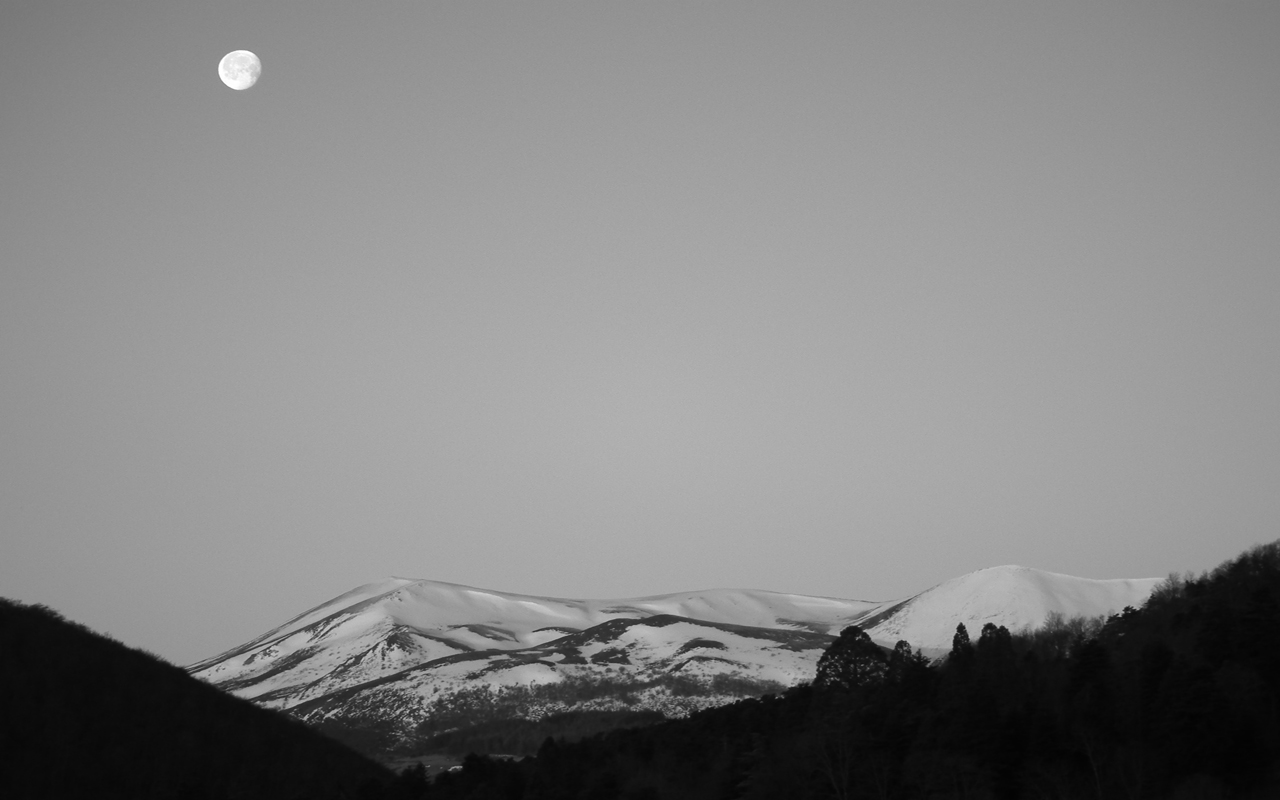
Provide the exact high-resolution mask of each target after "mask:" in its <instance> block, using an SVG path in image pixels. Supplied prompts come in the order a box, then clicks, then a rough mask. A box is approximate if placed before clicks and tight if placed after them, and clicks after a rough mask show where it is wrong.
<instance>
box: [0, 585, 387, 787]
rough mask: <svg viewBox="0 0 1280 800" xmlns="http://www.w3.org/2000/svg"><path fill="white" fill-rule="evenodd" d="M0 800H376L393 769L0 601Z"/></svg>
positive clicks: (49, 616)
mask: <svg viewBox="0 0 1280 800" xmlns="http://www.w3.org/2000/svg"><path fill="white" fill-rule="evenodd" d="M0 754H2V755H0V798H5V800H39V799H41V798H49V800H70V799H72V798H94V799H95V800H99V799H101V800H106V799H107V798H131V799H132V798H137V799H138V800H147V799H148V798H156V800H160V799H161V798H163V799H164V800H169V798H175V799H176V798H182V799H183V800H202V799H203V798H209V800H213V799H214V798H244V799H245V800H256V799H257V798H261V800H290V799H291V798H303V797H306V798H316V799H317V800H319V799H321V798H353V797H359V796H361V792H363V793H364V795H365V796H369V797H380V796H381V795H382V787H383V786H384V785H386V784H388V783H390V782H391V781H392V780H393V779H394V777H395V776H394V775H393V774H392V773H390V772H389V771H387V770H386V769H384V768H383V767H381V766H379V765H378V764H376V763H375V762H373V761H370V760H368V759H367V758H365V757H364V756H362V755H359V754H358V753H356V752H354V751H352V750H349V749H348V748H347V747H345V746H343V745H341V744H339V743H337V742H335V741H333V740H331V739H329V738H328V737H325V736H323V735H321V734H320V733H317V732H316V731H313V730H311V729H309V728H308V727H306V726H305V725H303V724H302V723H300V722H297V721H295V720H292V719H290V718H288V717H286V716H284V715H283V714H279V713H276V712H273V711H268V710H265V709H261V708H258V707H257V706H255V705H253V704H252V703H250V702H248V701H245V700H240V699H237V698H235V697H232V696H230V695H228V694H225V693H223V692H222V691H220V690H218V689H216V688H214V687H212V686H210V685H208V684H206V683H203V682H201V681H198V680H196V679H195V678H192V677H191V676H189V675H188V674H187V673H186V671H185V670H183V669H181V668H179V667H176V666H173V665H172V664H168V663H166V662H164V661H162V660H160V659H159V658H156V657H155V656H152V655H150V654H148V653H145V652H143V651H141V650H135V649H131V648H129V647H126V646H124V645H123V644H120V643H119V642H117V641H114V640H112V639H110V638H108V637H105V636H101V635H99V634H96V633H93V632H92V631H90V630H88V629H87V628H84V627H83V626H81V625H78V624H76V623H73V622H68V621H67V620H65V619H63V618H62V617H61V616H60V615H59V614H58V613H57V612H55V611H52V610H50V609H48V608H45V607H43V606H28V605H23V604H21V603H16V602H13V601H10V600H5V599H2V598H0Z"/></svg>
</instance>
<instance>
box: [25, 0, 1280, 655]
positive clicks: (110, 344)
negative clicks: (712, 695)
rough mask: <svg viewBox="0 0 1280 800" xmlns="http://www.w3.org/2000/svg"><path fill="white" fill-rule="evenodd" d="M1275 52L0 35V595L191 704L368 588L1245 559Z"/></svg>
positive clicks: (866, 577)
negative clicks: (237, 664) (336, 600)
mask: <svg viewBox="0 0 1280 800" xmlns="http://www.w3.org/2000/svg"><path fill="white" fill-rule="evenodd" d="M1277 42H1280V3H1276V2H1274V1H1273V0H1258V1H1257V2H1233V1H1231V0H1227V1H1226V2H1221V1H1219V0H1204V1H1203V2H1185V1H1179V0H1158V1H1153V2H1140V1H1138V0H1133V1H1131V2H1122V3H1117V2H1113V0H1106V1H1105V2H1080V1H1073V2H1024V1H1022V0H1019V1H1018V2H965V1H963V0H962V1H960V2H912V1H911V0H894V1H893V2H856V1H855V0H849V1H848V2H801V1H800V0H786V2H772V3H758V2H745V1H743V2H737V1H736V0H719V1H717V2H711V1H710V0H654V1H644V2H641V1H640V0H635V1H628V2H621V1H620V2H558V1H556V2H551V1H543V0H528V1H527V2H485V1H479V2H477V1H473V0H468V2H427V1H426V0H413V1H412V2H409V1H406V2H386V1H383V0H376V1H375V0H370V1H369V2H360V3H353V2H336V1H334V0H308V1H307V2H290V1H289V0H276V1H273V2H235V1H234V0H223V1H222V2H217V3H175V2H172V1H171V0H154V1H150V0H148V1H143V0H138V1H137V2H123V1H122V0H104V1H103V2H92V3H89V2H66V1H65V0H8V2H6V3H4V5H3V6H0V75H3V76H4V80H3V82H2V83H0V595H3V596H8V597H13V598H17V599H20V600H23V601H26V602H43V603H47V604H49V605H51V606H53V607H54V608H57V609H58V610H60V611H62V612H63V613H64V614H66V615H67V616H69V617H71V618H72V619H76V620H78V621H80V622H83V623H85V624H87V625H89V626H90V627H93V628H95V629H98V630H103V631H105V632H108V633H110V634H112V635H114V636H116V637H117V638H119V639H121V640H123V641H124V642H126V643H128V644H131V645H135V646H141V647H146V648H148V649H151V650H154V651H156V652H158V653H159V654H161V655H163V656H165V657H167V658H169V659H171V660H174V661H176V662H179V663H186V662H191V661H194V660H197V659H199V658H203V657H207V656H211V655H214V654H215V653H218V652H221V651H223V650H225V649H227V648H229V647H232V646H234V645H237V644H239V643H241V642H244V641H246V640H248V639H250V638H252V637H254V636H256V635H258V634H260V633H262V632H263V631H265V630H267V629H268V628H270V627H273V626H274V625H277V624H279V623H281V622H283V621H284V620H285V619H287V618H289V617H291V616H293V615H294V614H297V613H299V612H301V611H303V610H304V609H306V608H309V607H311V606H313V605H316V604H318V603H320V602H322V601H324V600H326V599H328V598H330V597H332V596H334V595H337V594H340V593H342V592H344V591H346V590H348V589H350V588H352V587H354V586H357V585H359V584H361V583H365V582H368V581H371V580H376V579H379V578H381V577H384V576H387V575H399V576H404V577H420V578H433V579H437V580H445V581H452V582H456V583H466V584H471V585H477V586H482V587H487V588H493V589H500V590H506V591H514V592H525V593H530V594H544V595H557V596H566V597H622V596H633V595H640V594H656V593H663V592H674V591H679V590H689V589H699V588H709V587H715V586H730V587H750V588H758V589H772V590H777V591H787V592H796V593H804V594H820V595H833V596H840V597H849V598H858V599H870V600H883V599H892V598H899V597H905V596H907V595H910V594H914V593H916V592H919V591H922V590H924V589H926V588H928V587H929V586H931V585H933V584H936V583H938V582H940V581H942V580H945V579H948V578H951V577H955V576H957V575H960V574H963V573H965V572H969V571H972V570H975V569H980V568H983V567H988V566H994V565H998V564H1008V563H1016V564H1023V565H1026V566H1032V567H1038V568H1041V569H1047V570H1051V571H1055V572H1064V573H1069V574H1074V575H1080V576H1084V577H1091V578H1113V577H1149V576H1160V575H1165V574H1167V573H1169V572H1171V571H1179V572H1181V571H1184V570H1197V571H1198V570H1202V569H1206V568H1210V567H1212V566H1214V565H1215V564H1217V563H1218V562H1220V561H1222V560H1223V559H1226V558H1229V557H1231V556H1233V555H1235V554H1236V553H1238V552H1239V551H1240V550H1241V549H1243V548H1245V547H1247V546H1249V545H1251V544H1253V543H1257V542H1264V541H1271V540H1274V539H1275V538H1277V536H1278V535H1280V534H1278V532H1277V531H1278V527H1277V522H1278V521H1280V314H1278V313H1277V303H1278V302H1280V46H1277ZM241 48H244V49H248V50H252V51H254V52H256V53H257V54H258V55H259V56H260V57H261V59H262V62H263V72H262V77H261V80H260V81H259V83H258V85H257V86H256V87H254V88H252V89H250V90H248V91H243V92H235V91H232V90H230V89H228V88H227V87H225V86H223V84H222V83H221V82H220V81H219V80H218V76H217V69H216V68H217V64H218V61H219V59H220V58H221V57H222V55H223V54H224V53H226V52H228V51H231V50H235V49H241Z"/></svg>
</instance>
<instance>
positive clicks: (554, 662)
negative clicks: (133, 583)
mask: <svg viewBox="0 0 1280 800" xmlns="http://www.w3.org/2000/svg"><path fill="white" fill-rule="evenodd" d="M1158 582H1159V579H1156V578H1150V579H1140V580H1089V579H1085V578H1075V577H1072V576H1069V575H1059V574H1055V573H1051V572H1043V571H1041V570H1035V569H1028V568H1025V567H1015V566H1005V567H993V568H991V569H985V570H979V571H978V572H973V573H970V574H968V575H964V576H961V577H959V578H955V579H953V580H950V581H946V582H945V583H942V584H939V585H938V586H935V587H933V588H932V589H929V590H927V591H925V592H922V593H920V594H918V595H914V596H912V597H909V598H907V599H905V600H898V601H889V602H869V601H863V600H845V599H840V598H833V597H812V596H806V595H796V594H781V593H777V592H767V591H760V590H751V589H711V590H706V591H698V592H684V593H680V594H668V595H655V596H651V597H636V598H627V599H621V600H571V599H564V598H555V597H538V596H531V595H521V594H511V593H506V592H497V591H490V590H485V589H476V588H472V587H469V586H460V585H457V584H451V583H442V582H439V581H428V580H410V579H406V578H388V579H386V580H382V581H378V582H376V583H370V584H366V585H364V586H361V587H358V588H356V589H353V590H352V591H350V592H347V593H346V594H343V595H340V596H338V597H336V598H334V599H332V600H330V601H328V602H326V603H323V604H321V605H319V606H317V607H315V608H313V609H311V610H309V611H306V612H304V613H302V614H300V615H299V616H297V617H295V618H294V619H292V620H290V621H288V622H286V623H285V624H284V625H281V626H280V627H278V628H275V629H274V630H271V631H268V632H267V633H265V634H263V635H262V636H260V637H258V638H257V639H254V640H253V641H251V642H249V643H247V644H244V645H242V646H240V647H237V648H235V649H233V650H231V651H229V652H226V653H223V654H222V655H219V656H216V657H214V658H210V659H208V660H205V661H202V662H200V663H198V664H194V665H192V666H190V667H188V670H189V671H190V672H191V673H192V674H193V675H195V676H197V677H199V678H202V679H204V680H206V681H209V682H211V683H213V684H215V685H217V686H220V687H222V688H223V689H225V690H227V691H229V692H232V693H233V694H236V695H238V696H241V697H245V698H248V699H251V700H254V701H255V702H257V703H259V704H260V705H264V706H268V707H273V708H279V709H284V710H287V711H288V712H289V713H291V714H294V715H296V716H299V717H301V718H303V719H306V720H308V721H312V722H322V721H325V720H342V721H345V722H350V721H353V720H354V721H357V722H359V723H361V724H376V725H378V726H381V727H382V728H383V729H390V730H393V731H396V732H398V733H400V734H408V733H409V732H411V731H412V730H413V729H414V728H415V727H416V726H418V725H419V724H421V723H422V722H423V721H425V720H427V719H429V718H431V717H432V716H433V715H434V714H436V713H438V712H441V711H442V710H443V709H446V708H457V706H458V703H459V702H460V701H459V698H468V700H467V702H469V703H473V704H474V703H475V702H476V701H477V700H476V698H477V691H478V690H479V691H483V692H485V695H484V696H486V697H488V696H494V695H501V696H502V697H504V698H505V702H506V706H507V707H508V709H509V711H510V712H511V713H517V714H519V715H521V716H526V717H537V716H541V715H544V714H548V713H554V712H556V711H561V710H566V709H569V708H574V709H584V708H597V709H609V710H616V709H619V708H628V709H633V710H657V711H661V712H663V713H665V714H667V715H668V716H680V715H684V714H686V713H688V712H690V711H692V710H695V709H697V708H701V707H705V706H708V705H716V704H719V703H723V702H728V701H731V700H733V699H736V698H737V697H740V696H743V695H748V694H761V693H764V692H767V691H772V690H776V689H779V688H782V687H784V686H788V685H793V684H796V683H799V682H801V681H804V680H808V679H810V678H812V676H813V673H814V670H815V668H816V665H817V661H818V658H819V657H821V655H822V652H823V651H824V650H825V649H826V647H827V646H828V645H829V644H830V643H831V641H833V640H834V637H835V636H836V635H837V634H839V632H840V631H841V630H842V629H843V628H845V627H846V626H848V625H859V626H861V627H862V628H863V629H864V630H866V631H867V632H868V633H869V634H870V635H871V637H872V638H873V639H875V640H876V641H878V642H880V643H882V644H884V645H886V646H892V645H893V644H894V643H895V642H897V641H898V640H900V639H904V640H906V641H907V642H909V643H910V644H911V645H912V646H913V647H915V648H918V649H921V650H923V651H924V652H925V653H926V654H927V655H939V654H941V653H943V652H946V650H948V649H949V648H950V644H951V637H952V635H953V634H954V632H955V629H956V625H957V624H960V623H963V624H965V625H966V627H968V628H969V630H970V631H971V633H972V635H974V636H975V637H976V636H977V634H978V631H979V630H980V629H981V627H982V626H983V625H984V624H985V623H987V622H991V623H994V624H996V625H1004V626H1005V627H1007V628H1009V629H1010V630H1011V631H1016V630H1018V629H1021V628H1025V627H1032V626H1037V625H1040V624H1042V623H1043V622H1044V621H1045V619H1046V618H1047V616H1048V615H1049V614H1050V613H1054V612H1056V613H1059V614H1063V615H1065V616H1076V615H1087V616H1096V615H1098V614H1108V613H1113V612H1116V611H1119V610H1120V609H1122V608H1124V607H1125V606H1130V605H1131V606H1135V607H1136V606H1140V605H1142V603H1143V602H1144V601H1145V600H1146V598H1147V596H1148V595H1149V594H1150V592H1151V590H1152V588H1153V587H1154V586H1155V585H1156V584H1157V583H1158Z"/></svg>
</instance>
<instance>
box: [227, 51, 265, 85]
mask: <svg viewBox="0 0 1280 800" xmlns="http://www.w3.org/2000/svg"><path fill="white" fill-rule="evenodd" d="M261 74H262V62H261V61H259V60H258V57H257V56H255V55H254V54H253V53H250V52H249V51H248V50H232V51H231V52H230V53H227V54H226V55H225V56H223V57H222V61H220V62H218V77H220V78H222V82H223V83H225V84H226V85H228V86H230V87H231V88H232V89H235V90H236V91H242V90H244V89H248V88H249V87H250V86H253V85H254V84H255V83H257V82H258V76H259V75H261Z"/></svg>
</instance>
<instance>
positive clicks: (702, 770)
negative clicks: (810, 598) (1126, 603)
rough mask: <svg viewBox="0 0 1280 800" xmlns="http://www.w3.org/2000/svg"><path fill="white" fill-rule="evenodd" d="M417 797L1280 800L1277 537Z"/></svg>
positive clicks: (856, 638)
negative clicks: (1063, 607)
mask: <svg viewBox="0 0 1280 800" xmlns="http://www.w3.org/2000/svg"><path fill="white" fill-rule="evenodd" d="M417 796H420V797H430V798H482V797H483V798H489V797H504V798H508V799H509V800H519V799H520V798H526V799H528V800H536V799H540V798H561V797H568V798H624V800H657V799H658V798H663V799H667V798H670V799H673V800H674V799H676V798H689V799H690V800H692V799H694V798H708V800H710V799H711V798H717V799H718V798H724V799H725V800H729V799H732V800H755V799H757V798H758V799H760V800H764V799H765V798H795V800H803V799H804V798H841V799H843V798H935V799H938V800H941V799H942V798H957V799H958V798H992V799H994V800H1001V799H1003V798H1063V799H1064V800H1066V799H1069V798H1129V799H1132V800H1143V799H1144V798H1149V799H1150V800H1156V799H1157V798H1159V799H1161V800H1164V799H1166V798H1174V800H1192V799H1193V798H1194V799H1195V800H1223V799H1225V798H1275V797H1280V543H1273V544H1269V545H1264V546H1260V547H1257V548H1254V549H1252V550H1250V551H1248V552H1246V553H1244V554H1243V555H1241V556H1240V557H1239V558H1236V559H1234V560H1232V561H1229V562H1227V563H1225V564H1223V565H1222V566H1220V567H1218V568H1217V569H1215V570H1213V571H1212V572H1209V573H1205V574H1203V575H1201V576H1199V577H1190V576H1188V577H1185V578H1179V577H1173V578H1170V579H1169V580H1167V581H1165V582H1164V583H1163V584H1161V585H1160V587H1159V588H1158V589H1157V591H1156V592H1155V593H1154V594H1153V595H1152V597H1151V599H1150V601H1149V602H1148V603H1147V604H1146V606H1145V607H1144V608H1143V609H1141V610H1138V609H1132V608H1130V609H1126V610H1125V611H1124V612H1123V613H1121V614H1117V615H1114V616H1112V617H1110V618H1109V619H1102V618H1099V619H1092V620H1090V619H1075V620H1064V619H1060V618H1057V619H1053V620H1051V621H1050V623H1049V624H1048V625H1046V626H1045V627H1044V628H1042V629H1039V630H1037V631H1035V632H1032V633H1019V634H1011V633H1010V632H1009V631H1008V630H1006V629H1004V628H1002V627H996V626H994V625H986V626H985V627H984V628H983V629H982V631H980V632H977V637H976V640H974V641H971V640H970V638H969V632H968V631H967V630H965V629H964V627H963V626H961V627H960V628H958V629H957V631H956V635H955V638H954V641H953V645H952V649H951V653H950V654H949V655H948V656H947V658H946V659H945V661H944V662H942V663H940V664H937V663H935V664H931V663H929V662H928V661H927V660H926V659H924V658H922V657H920V655H919V654H918V653H913V652H912V651H911V649H910V648H909V647H907V646H906V644H905V643H899V646H898V647H897V648H896V649H895V650H894V651H892V652H890V653H886V652H885V651H884V650H883V649H882V648H880V647H877V646H876V645H875V644H874V643H873V642H872V641H871V640H870V638H869V637H867V636H866V634H865V633H864V632H862V631H861V630H860V629H858V628H856V627H850V628H847V629H845V631H844V632H843V633H842V634H841V637H840V639H839V640H838V641H837V642H836V643H835V644H833V645H832V646H831V648H830V649H829V650H828V651H827V653H826V654H825V655H824V656H823V659H822V661H821V662H820V663H819V666H818V670H817V674H816V676H815V681H814V683H813V684H812V685H808V686H803V687H800V688H796V689H793V690H790V691H788V692H786V693H785V694H784V695H783V696H780V697H776V696H768V697H765V698H761V699H753V700H744V701H741V702H738V703H735V704H733V705H730V706H724V707H721V708H716V709H711V710H708V711H704V712H700V713H698V714H696V715H694V716H692V717H690V718H689V719H687V720H679V721H672V722H666V723H661V724H658V725H654V726H650V727H644V728H637V729H632V730H624V731H614V732H611V733H608V734H604V735H599V736H594V737H589V738H586V739H583V740H582V741H579V742H575V743H569V742H562V741H556V740H551V739H549V740H547V741H546V742H545V743H544V744H543V746H542V748H541V749H540V750H539V752H538V755H537V757H536V758H532V759H527V760H525V761H524V762H520V763H514V762H501V761H488V760H485V759H480V758H472V759H470V760H469V761H468V762H467V765H466V767H465V769H463V770H462V771H461V772H459V773H455V774H448V775H444V776H441V778H440V779H438V780H437V782H436V783H435V784H434V785H432V786H430V787H425V788H421V789H420V790H418V794H417Z"/></svg>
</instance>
